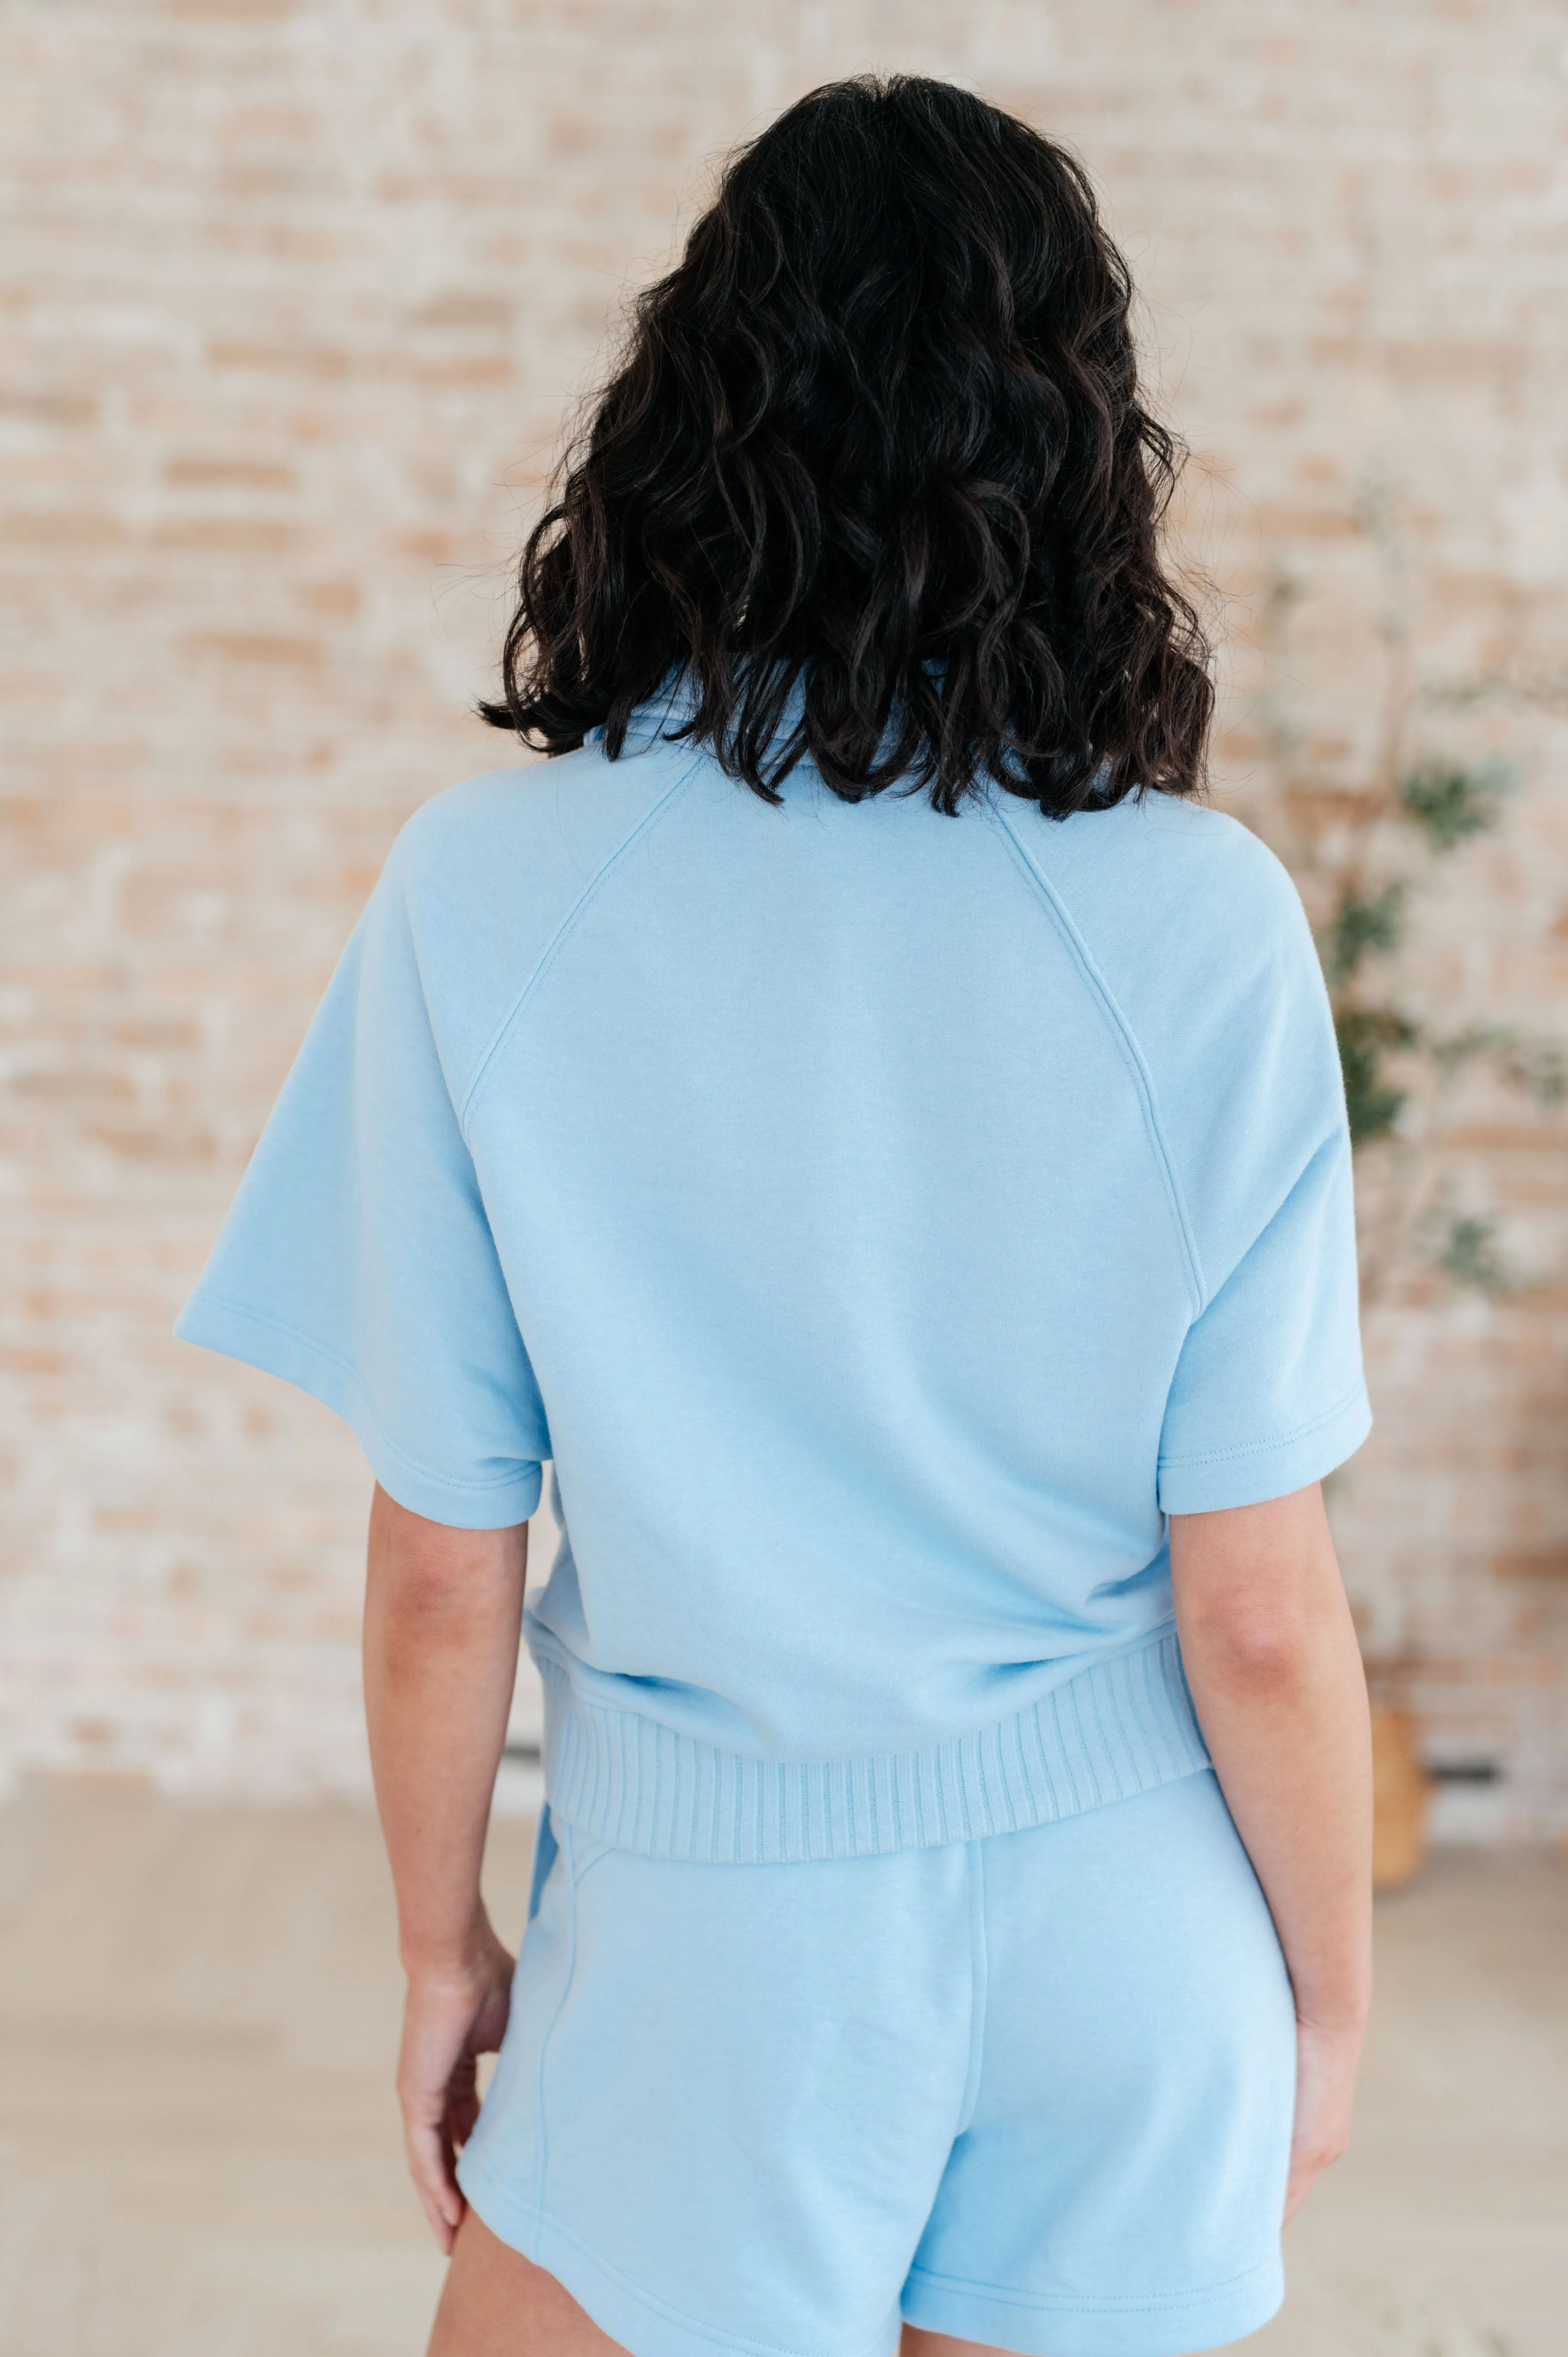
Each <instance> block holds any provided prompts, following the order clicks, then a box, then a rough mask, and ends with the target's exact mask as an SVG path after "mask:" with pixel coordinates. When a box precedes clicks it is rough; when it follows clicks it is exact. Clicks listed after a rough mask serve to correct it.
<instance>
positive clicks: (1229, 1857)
mask: <svg viewBox="0 0 1568 2357" xmlns="http://www.w3.org/2000/svg"><path fill="white" fill-rule="evenodd" d="M1293 2100H1294V2018H1293V2009H1292V2003H1291V1992H1290V1985H1289V1982H1288V1980H1287V1977H1286V1975H1285V1969H1284V1964H1283V1959H1282V1957H1281V1954H1280V1949H1279V1943H1278V1941H1277V1940H1276V1938H1275V1936H1274V1931H1273V1923H1272V1922H1271V1921H1270V1918H1269V1912H1268V1909H1267V1907H1266V1906H1265V1904H1264V1901H1263V1897H1262V1892H1261V1890H1260V1889H1259V1888H1258V1883H1257V1879H1256V1878H1255V1876H1254V1875H1253V1872H1252V1869H1251V1865H1250V1864H1249V1862H1248V1859H1247V1856H1246V1853H1245V1851H1244V1850H1243V1849H1242V1847H1241V1845H1240V1840H1239V1839H1238V1837H1237V1835H1236V1832H1235V1828H1234V1827H1233V1826H1232V1824H1231V1822H1230V1814H1229V1813H1228V1811H1227V1809H1226V1806H1225V1803H1224V1801H1223V1799H1222V1798H1221V1796H1220V1793H1219V1786H1218V1784H1217V1783H1216V1781H1215V1779H1214V1776H1213V1774H1212V1773H1211V1772H1209V1771H1207V1770H1205V1771H1204V1772H1202V1773H1200V1774H1197V1775H1192V1776H1187V1777H1184V1778H1182V1779H1181V1780H1180V1781H1177V1782H1176V1783H1171V1784H1165V1785H1163V1786H1161V1787H1160V1788H1159V1789H1157V1790H1156V1791H1155V1792H1144V1793H1142V1794H1140V1795H1139V1796H1138V1797H1137V1798H1136V1799H1134V1800H1129V1801H1120V1802H1116V1803H1112V1805H1110V1806H1108V1807H1104V1808H1099V1809H1094V1810H1091V1811H1090V1812H1088V1813H1086V1814H1084V1815H1082V1816H1075V1817H1069V1818H1067V1819H1065V1820H1063V1821H1062V1822H1061V1823H1059V1824H1049V1825H1042V1826H1039V1827H1036V1829H1034V1830H1033V1831H1030V1832H1026V1833H1012V1834H996V1835H992V1836H991V1837H990V1838H988V1839H986V1840H983V1841H973V1842H958V1843H951V1844H947V1845H944V1846H940V1847H938V1848H932V1849H917V1850H901V1851H898V1852H897V1853H895V1854H894V1855H893V1856H891V1857H865V1858H846V1859H834V1860H831V1861H824V1862H822V1863H816V1864H811V1863H807V1864H800V1865H779V1866H727V1865H725V1866H711V1865H692V1864H685V1863H671V1861H669V1860H666V1859H659V1858H647V1857H634V1856H632V1855H631V1854H629V1853H628V1852H627V1851H625V1850H618V1849H612V1848H609V1847H607V1846H606V1845H605V1844H604V1843H602V1842H599V1841H596V1840H595V1841H588V1840H585V1839H584V1838H582V1837H581V1836H580V1835H575V1834H574V1833H573V1831H572V1829H571V1828H570V1827H569V1826H567V1825H564V1824H556V1825H555V1826H554V1827H553V1830H552V1828H551V1824H550V1821H549V1819H548V1818H547V1819H546V1821H545V1824H544V1826H543V1827H542V1833H541V1840H540V1846H539V1854H538V1858H537V1861H536V1867H535V1904H534V1912H533V1913H532V1917H531V1920H530V1922H529V1927H528V1933H527V1937H526V1938H525V1940H524V1942H523V1948H522V1955H521V1961H520V1964H519V1967H518V1975H517V1983H516V1989H515V1994H514V1996H513V1999H512V2011H511V2022H510V2028H509V2029H508V2030H507V2035H506V2041H505V2044H504V2046H503V2048H502V2051H501V2055H500V2059H499V2064H498V2067H497V2071H496V2076H495V2080H494V2083H493V2084H492V2086H491V2088H490V2091H489V2096H488V2097H487V2100H486V2103H485V2106H484V2110H483V2113H482V2114H481V2115H480V2119H479V2124H478V2128H477V2130H476V2131H475V2135H474V2137H473V2141H472V2142H471V2143H470V2145H469V2146H468V2147H467V2151H466V2152H465V2153H464V2155H463V2158H462V2163H461V2167H460V2169H459V2171H458V2174H459V2178H460V2180H461V2183H462V2186H463V2190H464V2191H465V2193H466V2194H467V2197H468V2200H469V2201H471V2202H472V2203H473V2205H474V2208H475V2209H476V2210H477V2211H478V2214H479V2216H480V2217H481V2218H482V2219H483V2220H484V2221H485V2223H486V2224H487V2225H488V2226H489V2228H490V2229H491V2231H492V2232H493V2233H496V2234H499V2236H500V2237H501V2238H502V2240H503V2241H505V2242H508V2243H510V2244H512V2245H513V2246H514V2248H516V2249H517V2250H520V2251H521V2252H523V2253H525V2254H526V2255H527V2256H528V2257H529V2258H531V2259H532V2260H534V2261H535V2262H536V2263H537V2264H538V2265H539V2266H542V2267H545V2268H547V2269H548V2270H549V2272H550V2273H551V2274H552V2275H553V2276H557V2277H558V2278H559V2280H560V2281H561V2282H562V2283H563V2284H564V2285H565V2287H566V2288H567V2290H568V2291H569V2292H571V2293H572V2295H573V2296H574V2298H575V2299H577V2300H578V2301H579V2302H580V2304H581V2305H582V2306H583V2307H584V2308H585V2309H586V2310H587V2311H588V2314H589V2315H590V2316H591V2317H592V2318H593V2319H595V2321H596V2323H597V2324H599V2325H600V2326H601V2327H602V2328H603V2330H605V2331H606V2332H607V2333H609V2334H610V2335H611V2337H612V2338H613V2339H615V2340H617V2341H620V2342H622V2343H623V2344H624V2345H625V2347H626V2348H628V2350H630V2351H632V2352H633V2357H712V2352H714V2351H715V2350H724V2349H733V2350H744V2351H747V2352H754V2357H780V2352H791V2357H885V2352H887V2351H889V2350H890V2349H891V2348H892V2347H893V2345H894V2343H895V2341H896V2340H897V2332H898V2328H899V2321H900V2319H908V2320H909V2321H910V2322H911V2323H914V2324H918V2325H925V2326H927V2327H929V2329H930V2330H933V2331H936V2332H948V2333H953V2334H955V2335H958V2336H959V2337H961V2338H963V2339H968V2340H973V2341H987V2342H991V2343H993V2344H994V2345H996V2346H998V2347H1001V2348H1004V2349H1010V2350H1021V2351H1026V2352H1037V2357H1172V2352H1177V2351H1186V2350H1196V2349H1209V2348H1213V2347H1215V2346H1216V2345H1217V2344H1218V2343H1219V2342H1222V2341H1233V2340H1235V2339H1237V2338H1238V2337H1239V2336H1240V2335H1241V2334H1242V2333H1246V2332H1251V2331H1252V2330H1254V2329H1255V2328H1256V2327H1257V2326H1258V2325H1260V2324H1262V2323H1263V2322H1264V2321H1265V2319H1267V2318H1268V2317H1270V2316H1272V2315H1273V2311H1274V2309H1276V2308H1277V2307H1278V2306H1279V2303H1280V2298H1281V2295H1282V2288H1283V2285H1282V2276H1281V2270H1280V2247H1279V2235H1280V2212H1281V2206H1282V2203H1283V2194H1284V2184H1285V2174H1286V2164H1287V2158H1288V2147H1289V2142H1290V2128H1291V2109H1292V2103H1293Z"/></svg>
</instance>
